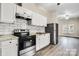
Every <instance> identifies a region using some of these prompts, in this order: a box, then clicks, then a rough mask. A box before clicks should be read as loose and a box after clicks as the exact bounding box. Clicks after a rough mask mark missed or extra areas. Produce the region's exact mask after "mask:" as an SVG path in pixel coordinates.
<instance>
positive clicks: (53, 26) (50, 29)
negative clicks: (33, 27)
mask: <svg viewBox="0 0 79 59" xmlns="http://www.w3.org/2000/svg"><path fill="white" fill-rule="evenodd" d="M45 32H46V33H50V44H58V24H57V23H50V24H47V27H45Z"/></svg>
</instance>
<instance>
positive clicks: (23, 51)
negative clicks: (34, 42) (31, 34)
mask: <svg viewBox="0 0 79 59" xmlns="http://www.w3.org/2000/svg"><path fill="white" fill-rule="evenodd" d="M33 49H35V46H32V47H29V48H26V49H24V50H21V51H20V55H22V54H23V53H25V52H26V53H27V52H28V51H31V50H33Z"/></svg>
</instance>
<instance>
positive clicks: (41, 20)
mask: <svg viewBox="0 0 79 59" xmlns="http://www.w3.org/2000/svg"><path fill="white" fill-rule="evenodd" d="M17 13H19V14H20V16H23V17H26V18H31V24H30V25H35V26H45V27H46V26H47V18H46V17H44V16H42V15H40V14H39V13H36V12H33V11H31V10H28V9H26V8H23V7H20V6H17Z"/></svg>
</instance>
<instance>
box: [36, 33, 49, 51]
mask: <svg viewBox="0 0 79 59" xmlns="http://www.w3.org/2000/svg"><path fill="white" fill-rule="evenodd" d="M49 44H50V34H49V33H46V34H36V51H38V50H40V49H42V48H44V47H46V46H47V45H49Z"/></svg>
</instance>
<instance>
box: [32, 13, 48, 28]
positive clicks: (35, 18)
mask: <svg viewBox="0 0 79 59" xmlns="http://www.w3.org/2000/svg"><path fill="white" fill-rule="evenodd" d="M32 25H36V26H45V27H46V26H47V18H46V17H44V16H42V15H40V14H38V13H35V12H33V15H32Z"/></svg>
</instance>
